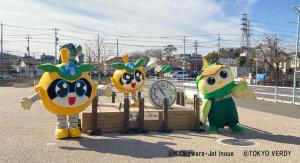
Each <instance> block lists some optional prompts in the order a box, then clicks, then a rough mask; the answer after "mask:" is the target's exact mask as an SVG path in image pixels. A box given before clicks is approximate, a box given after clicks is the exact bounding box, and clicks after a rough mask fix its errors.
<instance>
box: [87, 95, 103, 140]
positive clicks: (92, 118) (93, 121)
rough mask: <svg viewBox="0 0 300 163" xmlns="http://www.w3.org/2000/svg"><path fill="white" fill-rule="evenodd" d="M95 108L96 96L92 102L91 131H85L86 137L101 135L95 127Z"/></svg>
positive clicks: (96, 119)
mask: <svg viewBox="0 0 300 163" xmlns="http://www.w3.org/2000/svg"><path fill="white" fill-rule="evenodd" d="M97 107H98V96H95V97H94V99H93V102H92V116H91V127H92V129H91V130H88V131H87V134H88V135H101V130H100V129H98V126H97V121H98V118H97V114H98V113H97Z"/></svg>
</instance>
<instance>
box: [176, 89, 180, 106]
mask: <svg viewBox="0 0 300 163" xmlns="http://www.w3.org/2000/svg"><path fill="white" fill-rule="evenodd" d="M176 104H177V105H180V92H176Z"/></svg>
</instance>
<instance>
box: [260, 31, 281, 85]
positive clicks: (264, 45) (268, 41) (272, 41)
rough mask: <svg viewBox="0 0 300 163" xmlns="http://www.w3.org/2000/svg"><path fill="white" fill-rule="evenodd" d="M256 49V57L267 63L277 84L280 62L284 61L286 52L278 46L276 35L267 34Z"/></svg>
mask: <svg viewBox="0 0 300 163" xmlns="http://www.w3.org/2000/svg"><path fill="white" fill-rule="evenodd" d="M257 49H258V50H257V53H256V58H257V59H258V60H260V61H263V62H264V63H266V64H267V68H268V69H269V70H270V72H271V73H272V74H273V76H274V81H275V85H276V86H278V80H279V74H278V72H279V71H280V69H279V68H280V64H281V63H283V62H285V61H286V53H285V52H284V50H283V48H281V47H280V45H279V39H278V37H277V36H276V35H271V36H267V37H266V38H265V39H264V40H263V41H262V42H261V43H260V44H259V45H258V46H257Z"/></svg>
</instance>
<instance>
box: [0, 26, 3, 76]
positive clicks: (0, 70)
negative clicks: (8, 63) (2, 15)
mask: <svg viewBox="0 0 300 163" xmlns="http://www.w3.org/2000/svg"><path fill="white" fill-rule="evenodd" d="M0 59H1V61H0V72H2V71H3V70H2V66H3V24H2V21H1V56H0Z"/></svg>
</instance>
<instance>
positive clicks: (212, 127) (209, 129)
mask: <svg viewBox="0 0 300 163" xmlns="http://www.w3.org/2000/svg"><path fill="white" fill-rule="evenodd" d="M207 131H208V132H210V133H218V132H219V127H215V126H209V127H208V129H207Z"/></svg>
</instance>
